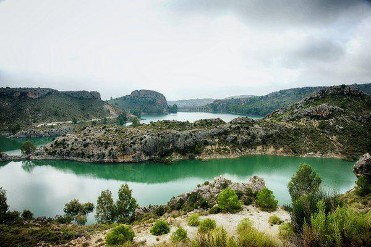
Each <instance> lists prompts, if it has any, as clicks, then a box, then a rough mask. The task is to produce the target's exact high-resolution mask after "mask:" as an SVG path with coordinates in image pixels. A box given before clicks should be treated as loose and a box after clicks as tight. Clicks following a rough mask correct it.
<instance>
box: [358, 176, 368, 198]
mask: <svg viewBox="0 0 371 247" xmlns="http://www.w3.org/2000/svg"><path fill="white" fill-rule="evenodd" d="M356 184H357V186H356V193H357V194H358V195H360V196H365V195H368V194H370V193H371V183H370V182H369V181H368V179H367V178H366V177H365V176H364V175H362V176H360V177H358V179H357V181H356Z"/></svg>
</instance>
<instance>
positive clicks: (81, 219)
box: [75, 214, 88, 226]
mask: <svg viewBox="0 0 371 247" xmlns="http://www.w3.org/2000/svg"><path fill="white" fill-rule="evenodd" d="M87 220H88V219H87V217H86V215H85V214H78V215H76V216H75V221H76V223H77V224H78V225H82V226H83V225H85V224H86V221H87Z"/></svg>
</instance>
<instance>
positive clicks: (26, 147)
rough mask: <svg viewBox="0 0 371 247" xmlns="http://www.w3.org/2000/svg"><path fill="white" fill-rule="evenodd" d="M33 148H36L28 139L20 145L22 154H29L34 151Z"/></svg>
mask: <svg viewBox="0 0 371 247" xmlns="http://www.w3.org/2000/svg"><path fill="white" fill-rule="evenodd" d="M35 150H36V147H35V145H34V144H33V143H32V142H30V141H26V142H24V143H23V144H22V146H21V152H22V154H26V155H29V154H31V153H33V152H35Z"/></svg>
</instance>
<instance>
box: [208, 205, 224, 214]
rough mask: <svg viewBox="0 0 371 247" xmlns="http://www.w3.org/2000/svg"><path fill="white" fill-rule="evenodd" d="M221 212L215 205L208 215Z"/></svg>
mask: <svg viewBox="0 0 371 247" xmlns="http://www.w3.org/2000/svg"><path fill="white" fill-rule="evenodd" d="M221 211H222V210H221V209H220V208H219V207H218V206H217V205H214V207H212V208H210V210H209V214H218V213H220V212H221Z"/></svg>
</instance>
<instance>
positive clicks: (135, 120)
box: [131, 118, 140, 127]
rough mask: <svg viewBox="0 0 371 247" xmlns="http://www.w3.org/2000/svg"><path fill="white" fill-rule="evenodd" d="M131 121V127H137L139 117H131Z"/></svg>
mask: <svg viewBox="0 0 371 247" xmlns="http://www.w3.org/2000/svg"><path fill="white" fill-rule="evenodd" d="M131 122H132V125H133V127H137V126H139V125H140V121H139V118H133V119H132V120H131Z"/></svg>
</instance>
